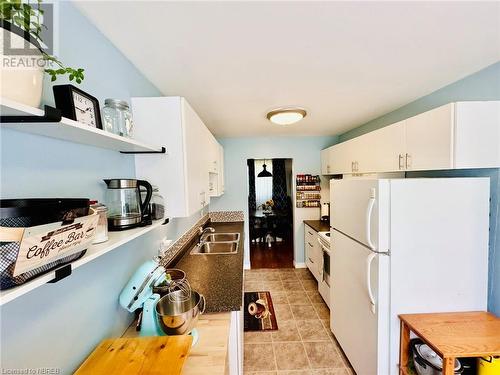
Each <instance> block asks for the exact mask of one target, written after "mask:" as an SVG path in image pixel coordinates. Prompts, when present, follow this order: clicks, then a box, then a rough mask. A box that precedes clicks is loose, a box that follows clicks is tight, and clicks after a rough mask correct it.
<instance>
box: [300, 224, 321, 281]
mask: <svg viewBox="0 0 500 375" xmlns="http://www.w3.org/2000/svg"><path fill="white" fill-rule="evenodd" d="M304 252H305V258H306V266H307V268H308V269H309V271H311V273H312V274H313V276H314V277H315V278H316V280H319V278H320V274H321V267H322V263H321V257H322V254H323V253H322V251H321V248H320V245H319V243H318V232H316V231H315V230H314V229H312V228H311V227H310V226H309V225H307V224H304Z"/></svg>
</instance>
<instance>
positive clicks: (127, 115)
mask: <svg viewBox="0 0 500 375" xmlns="http://www.w3.org/2000/svg"><path fill="white" fill-rule="evenodd" d="M102 122H103V127H104V130H106V131H108V132H110V133H113V134H117V135H121V136H124V137H129V138H132V131H133V127H134V123H133V120H132V112H131V111H130V107H129V106H128V103H127V102H126V101H124V100H119V99H106V100H105V101H104V108H103V109H102Z"/></svg>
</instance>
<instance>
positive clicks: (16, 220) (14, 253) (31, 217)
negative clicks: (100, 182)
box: [0, 198, 89, 290]
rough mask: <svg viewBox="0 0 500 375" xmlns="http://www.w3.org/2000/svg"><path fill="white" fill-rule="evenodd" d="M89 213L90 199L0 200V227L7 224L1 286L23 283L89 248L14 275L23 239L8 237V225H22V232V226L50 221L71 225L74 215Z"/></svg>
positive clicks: (0, 243) (0, 254)
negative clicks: (13, 239) (9, 238)
mask: <svg viewBox="0 0 500 375" xmlns="http://www.w3.org/2000/svg"><path fill="white" fill-rule="evenodd" d="M88 214H89V200H88V199H76V198H75V199H71V198H70V199H52V198H46V199H2V200H0V227H5V228H3V234H4V235H2V238H0V290H4V289H8V288H12V287H14V286H17V285H21V284H23V283H25V282H27V281H29V280H31V279H33V278H34V277H36V276H39V275H42V274H44V273H46V272H49V271H51V270H53V269H55V268H58V267H60V266H63V265H65V264H68V263H70V262H73V261H75V260H77V259H79V258H81V257H82V256H83V255H84V254H85V252H86V249H83V250H79V251H77V252H75V253H71V254H69V255H67V256H62V257H60V258H58V259H56V260H54V261H50V262H48V263H46V264H44V265H42V266H40V267H37V268H35V269H31V270H29V271H27V272H24V273H21V274H19V275H17V276H14V268H15V266H16V261H17V258H18V253H19V250H20V248H21V242H20V240H17V241H12V240H8V239H6V237H8V235H7V236H6V235H5V233H6V232H7V231H8V230H7V229H6V228H20V231H19V232H20V233H22V230H23V228H30V229H32V227H37V226H41V225H45V224H49V223H58V224H55V225H56V228H57V227H59V228H61V225H69V224H71V223H72V222H73V221H74V220H75V219H77V218H81V217H84V216H87V215H88ZM0 230H2V228H0ZM10 232H12V231H10Z"/></svg>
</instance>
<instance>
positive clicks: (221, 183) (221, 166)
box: [218, 143, 226, 195]
mask: <svg viewBox="0 0 500 375" xmlns="http://www.w3.org/2000/svg"><path fill="white" fill-rule="evenodd" d="M218 148H219V195H222V194H224V192H225V189H226V186H225V182H224V147H222V145H221V144H219V143H218Z"/></svg>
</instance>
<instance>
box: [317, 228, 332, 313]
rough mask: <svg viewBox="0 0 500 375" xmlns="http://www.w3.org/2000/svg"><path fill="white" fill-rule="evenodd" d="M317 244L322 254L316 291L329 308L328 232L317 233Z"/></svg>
mask: <svg viewBox="0 0 500 375" xmlns="http://www.w3.org/2000/svg"><path fill="white" fill-rule="evenodd" d="M318 243H319V244H320V246H321V251H322V253H323V256H322V257H321V261H322V264H321V268H320V278H319V282H318V290H319V294H321V297H323V299H324V300H325V303H326V304H327V305H328V307H330V232H318Z"/></svg>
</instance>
